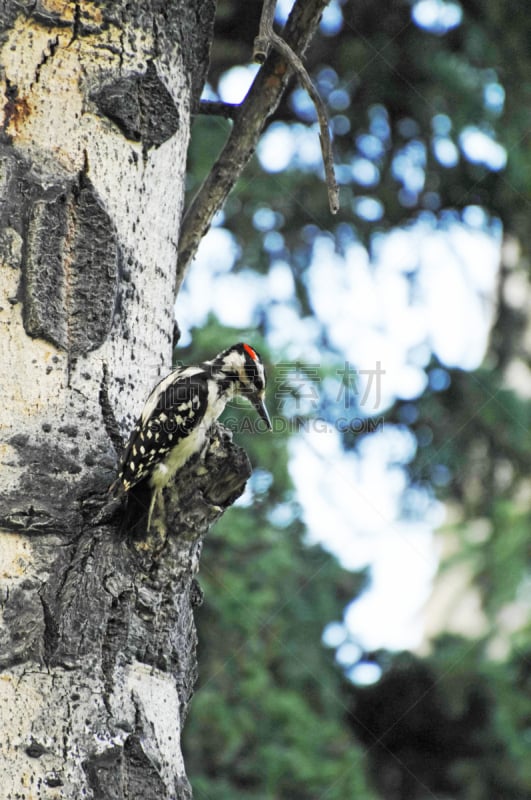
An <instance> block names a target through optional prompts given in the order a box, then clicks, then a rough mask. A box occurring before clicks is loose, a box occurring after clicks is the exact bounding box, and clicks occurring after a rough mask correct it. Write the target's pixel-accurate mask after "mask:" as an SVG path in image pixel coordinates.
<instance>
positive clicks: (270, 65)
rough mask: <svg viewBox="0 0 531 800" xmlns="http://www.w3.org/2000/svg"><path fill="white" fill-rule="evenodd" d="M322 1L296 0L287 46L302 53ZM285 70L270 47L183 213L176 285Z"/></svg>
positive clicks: (271, 106) (250, 147)
mask: <svg viewBox="0 0 531 800" xmlns="http://www.w3.org/2000/svg"><path fill="white" fill-rule="evenodd" d="M327 5H328V0H297V1H296V3H295V5H294V6H293V9H292V11H291V14H290V16H289V19H288V21H287V23H286V27H285V29H284V31H283V34H284V36H283V39H284V41H285V42H286V43H287V44H288V45H289V47H290V48H291V50H292V51H296V52H297V53H300V54H301V55H304V52H305V50H306V48H307V46H308V44H309V43H310V41H311V39H312V36H313V34H314V32H315V30H316V28H317V26H318V24H319V20H320V18H321V14H322V12H323V9H324V8H325V7H326V6H327ZM291 71H292V65H291V62H290V61H289V60H288V59H287V58H286V57H285V56H284V55H281V54H280V53H277V52H273V53H271V54H270V55H269V56H268V57H267V59H266V61H265V63H264V64H263V66H262V68H261V69H260V71H259V72H258V74H257V76H256V78H255V80H254V82H253V85H252V86H251V88H250V89H249V92H248V94H247V97H246V98H245V100H244V101H243V103H242V104H241V107H240V111H239V113H238V116H237V118H236V120H235V122H234V125H233V128H232V131H231V133H230V135H229V138H228V139H227V142H226V143H225V146H224V147H223V150H222V151H221V153H220V155H219V157H218V159H217V161H216V163H215V164H214V166H213V167H212V170H211V171H210V173H209V175H208V176H207V177H206V179H205V181H204V182H203V184H202V186H201V188H200V189H199V191H198V193H197V195H196V196H195V198H194V199H193V201H192V203H191V205H190V207H189V208H188V210H187V212H186V214H185V217H184V219H183V222H182V226H181V235H180V240H179V255H178V264H177V281H176V290H177V291H178V290H179V288H180V286H181V283H182V281H183V278H184V275H185V273H186V269H187V267H188V265H189V263H190V261H191V260H192V259H193V257H194V256H195V254H196V252H197V248H198V246H199V242H200V241H201V239H202V238H203V236H204V235H205V233H206V232H207V231H208V229H209V227H210V224H211V222H212V218H213V217H214V214H215V213H216V212H217V211H218V210H219V209H220V208H221V207H222V205H223V203H224V202H225V200H226V198H227V195H228V194H229V192H230V191H231V189H232V188H233V186H234V184H235V183H236V181H237V180H238V178H239V177H240V175H241V173H242V171H243V169H244V168H245V166H246V164H247V163H248V162H249V160H250V158H251V156H252V155H253V153H254V151H255V149H256V145H257V143H258V139H259V137H260V133H261V132H262V129H263V127H264V124H265V122H266V120H267V118H268V117H269V116H270V115H271V114H272V113H273V112H274V111H275V109H276V108H277V106H278V104H279V102H280V99H281V97H282V94H283V93H284V90H285V88H286V85H287V83H288V80H289V77H290V75H291Z"/></svg>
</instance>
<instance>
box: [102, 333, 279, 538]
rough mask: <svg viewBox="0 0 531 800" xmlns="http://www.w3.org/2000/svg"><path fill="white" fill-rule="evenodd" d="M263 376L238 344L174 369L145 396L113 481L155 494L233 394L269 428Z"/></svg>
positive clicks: (251, 353)
mask: <svg viewBox="0 0 531 800" xmlns="http://www.w3.org/2000/svg"><path fill="white" fill-rule="evenodd" d="M265 386H266V376H265V370H264V365H263V363H262V359H261V358H260V356H259V354H258V353H257V352H256V350H254V349H253V348H252V347H251V346H250V345H248V344H244V343H243V342H240V343H238V344H235V345H233V346H232V347H229V348H228V349H227V350H224V351H223V352H222V353H219V354H218V355H217V356H216V357H215V358H214V359H212V360H211V361H205V362H203V363H202V364H197V365H195V366H189V367H179V368H178V369H176V370H174V371H173V372H171V373H170V374H169V375H167V376H166V377H165V378H164V379H163V380H161V381H160V383H159V384H157V386H155V388H154V389H153V391H152V392H151V394H150V395H149V397H148V399H147V401H146V404H145V406H144V410H143V411H142V414H141V416H140V418H139V420H138V422H137V424H136V426H135V428H134V430H133V431H132V433H131V436H130V437H129V442H128V444H127V447H126V449H125V452H124V455H123V457H122V460H121V464H120V468H119V472H118V482H119V483H120V484H121V485H122V487H123V489H124V491H126V492H128V491H129V490H130V489H131V488H132V487H133V486H135V485H136V484H138V483H139V482H140V481H144V480H147V481H148V483H149V486H150V487H151V489H152V490H153V494H152V502H151V506H150V513H149V517H148V527H149V521H150V519H151V512H152V510H153V505H154V501H155V496H156V494H157V493H158V492H160V491H161V490H162V489H163V488H164V486H166V484H167V483H168V482H169V481H170V480H171V479H172V478H173V476H174V475H175V473H176V472H177V471H178V470H180V469H181V467H183V466H184V465H185V464H186V462H187V461H188V460H189V459H190V458H191V457H192V456H193V455H195V454H196V453H199V452H200V451H201V450H202V448H203V445H204V443H205V440H206V437H207V434H208V431H209V430H210V428H211V427H212V424H213V423H214V422H215V421H216V420H217V419H218V417H219V416H220V414H221V413H222V411H223V409H224V408H225V405H226V404H227V402H228V401H229V400H231V399H232V398H233V397H235V396H236V395H240V396H242V397H246V398H248V399H249V400H250V401H251V403H252V404H253V406H254V407H255V409H256V410H257V412H258V414H259V415H260V417H261V418H262V420H263V421H264V422H265V424H266V426H267V427H268V428H269V429H270V428H271V422H270V419H269V415H268V413H267V409H266V407H265V404H264V393H265Z"/></svg>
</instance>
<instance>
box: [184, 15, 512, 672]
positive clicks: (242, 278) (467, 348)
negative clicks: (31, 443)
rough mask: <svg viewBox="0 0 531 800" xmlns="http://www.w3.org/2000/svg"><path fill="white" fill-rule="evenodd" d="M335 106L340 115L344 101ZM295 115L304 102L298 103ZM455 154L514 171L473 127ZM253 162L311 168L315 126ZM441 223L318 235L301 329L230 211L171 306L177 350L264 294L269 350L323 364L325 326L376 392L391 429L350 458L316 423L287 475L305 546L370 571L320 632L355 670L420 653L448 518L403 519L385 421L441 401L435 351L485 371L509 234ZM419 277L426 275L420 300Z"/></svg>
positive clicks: (248, 70)
mask: <svg viewBox="0 0 531 800" xmlns="http://www.w3.org/2000/svg"><path fill="white" fill-rule="evenodd" d="M290 6H291V3H290V2H289V0H286V2H280V3H279V6H278V8H279V13H280V15H281V16H282V15H284V16H285V14H287V11H288V10H289V7H290ZM459 14H460V8H459V6H457V5H456V4H455V3H451V2H443V1H442V0H419V2H417V3H416V4H415V6H414V7H413V15H416V16H417V19H416V22H417V24H421V25H423V26H424V27H426V28H428V29H431V30H433V31H434V32H436V33H440V32H444V31H445V30H448V29H449V28H451V27H454V26H455V25H457V24H459V21H460V16H459ZM325 15H326V16H325V18H324V20H323V25H324V26H325V27H326V26H328V28H329V30H330V31H333V30H334V26H337V25H338V24H340V22H341V18H340V15H341V7H340V4H338V3H337V2H332V3H331V4H330V5H329V6H328V8H327V11H326V12H325ZM256 69H257V67H256V66H254V65H253V66H250V67H235V68H234V69H232V70H230V71H229V72H228V73H227V74H226V75H225V76H224V77H223V78H222V80H221V82H220V86H219V94H220V98H221V99H222V100H225V101H227V102H239V101H240V100H241V99H242V98H243V97H244V95H245V93H246V91H247V88H248V86H249V85H250V83H251V81H252V79H253V77H254V74H255V72H256ZM336 101H337V102H338V103H341V98H340V97H338V98H336ZM503 101H504V95H503V89H502V88H501V86H499V84H497V83H496V81H494V80H493V82H492V84H490V89H489V97H488V98H487V97H486V98H485V102H486V103H490V104H491V106H492V107H494V108H496V107H498V106H500V104H501V105H503ZM299 102H300V103H301V104H302V105H304V102H306V100H305V98H304V93H302V95H301V96H300V98H299ZM375 114H376V115H378V114H380V124H385V119H384V116H383V110H381V109H380V110H378V109H376V110H375ZM448 124H449V120H448V118H447V117H445V116H444V115H438V118H436V119H434V130H435V134H436V135H435V137H434V145H433V146H434V148H435V150H436V155H437V158H438V159H439V160H440V162H441V163H443V164H446V165H451V164H452V163H455V159H456V158H457V157H458V154H457V153H456V152H455V151H456V148H455V145H454V144H453V142H452V141H451V140H450V138H449V137H448V135H447V134H448ZM362 144H363V147H364V148H365V149H366V152H367V156H368V157H367V158H363V157H362V158H359V159H356V161H355V162H353V163H352V165H351V166H350V169H352V171H353V172H355V174H356V180H357V183H358V184H359V185H361V186H363V182H364V181H365V183H366V185H367V186H368V187H369V186H371V185H374V183H375V181H376V180H377V176H375V175H374V174H373V171H372V170H373V169H374V167H373V162H372V161H371V160H370V157H369V156H370V154H371V152H372V150H374V147H377V146H378V139H377V137H375V136H372V135H371V134H370V132H369V133H368V134H367V137H366V141H365V142H363V143H362ZM459 146H460V149H461V151H462V153H463V154H464V155H465V156H466V157H467V158H469V160H474V161H476V162H477V163H485V164H488V165H489V166H490V168H492V169H501V168H502V167H503V166H504V165H505V160H506V153H505V151H504V149H503V148H502V147H501V146H500V145H499V144H498V143H496V142H495V141H494V140H493V139H492V138H491V137H490V136H489V135H488V134H486V133H485V132H484V131H479V130H478V129H475V128H473V127H469V128H467V129H465V130H463V131H462V132H461V135H460V139H459ZM362 150H363V148H362ZM257 155H258V158H259V160H260V162H261V164H262V166H263V168H264V169H265V170H267V171H269V172H273V173H274V172H277V171H281V170H283V169H285V168H286V167H287V166H293V165H294V164H297V163H300V164H305V165H306V166H310V167H315V168H316V170H317V168H318V166H319V165H320V158H321V156H320V148H319V142H318V136H317V132H316V129H315V126H312V125H308V126H306V125H302V124H300V125H294V126H292V127H291V128H290V129H288V128H287V127H286V126H285V125H282V124H273V125H271V126H270V127H269V128H268V130H267V132H266V133H265V134H264V136H263V137H262V139H261V141H260V144H259V147H258V151H257ZM424 158H425V155H424V154H423V153H422V152H419V151H418V149H417V150H415V148H411V149H410V150H409V151H408V152H407V153H404V155H403V157H402V158H401V160H400V161H398V162H397V164H396V165H395V170H396V172H397V174H398V175H399V177H400V179H401V180H402V181H403V185H404V187H406V188H407V189H408V190H409V191H412V192H414V191H418V190H419V188H420V187H421V186H422V182H423V159H424ZM318 180H319V179H318V178H317V177H316V181H318ZM319 188H322V190H323V191H324V187H317V189H316V190H319ZM272 213H273V212H271V211H270V210H268V209H262V210H261V212H260V217H259V218H257V219H255V227H256V228H257V231H258V232H259V234H261V235H263V236H264V241H265V242H266V241H267V237H268V236H275V235H277V236H278V233H276V232H275V231H274V230H273V228H274V225H273V219H272ZM382 213H383V209H381V208H379V203H378V202H377V201H375V200H374V199H373V198H364V197H363V194H362V193H361V194H360V196H359V197H358V198H357V201H356V205H355V206H354V207H353V214H354V215H358V216H361V217H364V218H365V219H369V220H370V219H374V220H377V219H378V218H379V215H381V214H382ZM435 222H436V220H435V217H434V215H432V214H430V213H428V212H427V213H426V214H424V215H421V216H420V217H419V218H418V220H417V221H416V222H415V223H414V224H411V225H409V226H408V227H407V228H397V229H394V230H392V231H390V232H389V233H387V234H381V235H380V236H379V238H378V239H377V240H376V241H375V242H374V247H373V250H372V253H371V258H370V260H369V256H368V253H367V251H366V249H365V248H364V247H363V246H362V245H361V244H360V243H357V242H354V241H353V242H351V243H350V244H349V245H347V246H346V248H345V250H344V252H343V253H342V254H341V255H340V254H338V253H337V252H336V251H335V248H334V243H333V240H332V238H331V237H329V236H327V235H326V234H324V233H323V235H321V236H319V237H318V238H317V240H316V242H315V245H314V249H313V256H312V261H311V264H310V266H309V269H308V273H307V274H308V290H309V296H310V299H311V302H312V306H313V309H314V319H311V318H305V319H301V318H300V317H299V316H298V314H297V311H296V306H295V305H294V303H293V295H294V285H293V279H292V274H291V270H290V268H289V265H288V264H286V263H285V262H283V261H282V259H281V258H279V259H277V260H276V261H274V263H273V265H272V268H271V269H270V271H269V273H268V274H267V275H257V274H256V273H255V272H253V271H252V270H250V269H245V268H243V269H240V270H239V271H238V273H233V272H232V271H231V270H232V266H233V263H234V261H235V259H236V257H237V255H238V249H237V245H236V243H235V242H234V240H233V238H232V236H231V234H230V233H229V232H228V231H226V230H225V229H223V227H222V225H223V213H220V214H219V215H218V218H217V219H216V223H215V225H214V226H213V227H212V229H211V230H210V232H209V233H208V235H207V236H206V237H205V239H204V240H203V242H202V244H201V246H200V249H199V252H198V255H197V258H196V260H195V262H194V264H193V266H192V269H191V270H190V273H189V275H188V278H187V280H186V282H185V285H184V287H183V290H182V291H181V294H180V296H179V299H178V301H177V306H176V315H177V319H178V321H179V325H180V328H181V331H182V339H181V342H182V344H183V345H186V344H187V343H188V341H189V337H190V329H191V327H193V326H194V325H202V324H204V323H205V321H206V318H207V315H208V314H209V313H210V312H213V313H214V314H215V315H216V316H217V318H218V319H219V321H220V322H221V323H223V324H226V325H227V326H235V327H241V328H252V327H253V326H254V325H255V324H256V320H257V309H258V308H259V306H261V305H262V304H263V300H264V297H266V298H268V299H269V306H268V321H269V335H268V342H269V345H270V347H271V348H272V350H273V351H278V352H283V354H287V355H288V357H291V358H293V360H296V359H297V358H301V359H304V361H305V362H306V363H312V362H313V363H316V364H318V363H320V359H321V352H320V348H319V344H318V333H319V330H320V328H321V326H325V327H326V329H327V332H328V336H329V340H330V342H331V344H332V346H335V347H336V348H337V349H338V350H339V351H340V352H342V353H344V356H345V359H346V362H345V363H347V362H348V363H349V364H352V365H355V368H356V375H355V381H356V387H357V391H358V392H359V393H360V396H362V395H363V394H366V397H365V398H363V399H364V401H365V402H364V403H363V402H362V404H361V405H362V411H363V413H364V414H366V415H367V416H370V415H372V416H373V417H375V418H377V419H381V420H382V423H381V425H380V426H379V428H378V430H377V432H375V433H372V434H371V435H370V436H361V437H360V438H359V444H358V447H357V449H356V451H355V452H348V453H346V452H345V451H344V450H343V448H342V446H341V436H340V431H339V429H338V424H336V425H335V426H334V425H330V424H329V425H324V424H323V425H315V426H313V427H312V428H311V429H310V430H309V431H307V432H305V433H301V434H299V435H298V436H297V437H295V438H294V439H293V441H292V444H291V451H290V471H291V476H292V479H293V482H294V485H295V487H296V490H297V495H298V500H299V502H300V504H301V508H302V514H303V518H304V521H305V523H306V527H307V530H308V541H309V542H311V543H316V542H318V543H320V544H321V545H322V546H323V547H325V548H326V549H327V550H329V551H330V552H332V553H334V555H336V557H337V558H338V559H339V561H340V562H341V564H342V565H343V566H344V567H346V568H348V569H355V570H357V569H361V568H364V567H370V575H371V580H370V586H369V588H368V590H367V591H366V592H365V593H364V594H363V595H362V596H361V597H360V598H359V599H357V600H356V601H355V602H353V603H351V604H350V606H348V607H347V609H346V611H345V615H344V618H343V619H342V620H336V621H331V623H330V625H329V626H328V628H327V629H326V630H325V632H324V636H323V640H324V642H325V644H327V645H328V646H331V647H335V648H337V659H338V661H339V662H340V663H342V664H344V665H345V666H347V665H351V664H352V663H353V662H355V661H356V659H357V658H358V657H359V656H360V654H361V653H362V652H363V651H364V650H365V651H371V650H375V649H378V648H387V649H391V650H400V649H405V648H412V649H414V648H416V647H418V646H420V644H421V642H422V637H423V616H422V612H423V607H424V604H425V603H426V601H427V599H428V596H429V593H430V588H431V585H432V580H433V577H434V575H435V573H436V570H437V564H438V556H437V550H436V543H435V537H434V535H433V532H434V530H436V528H437V527H438V526H440V525H441V524H443V522H444V507H443V506H442V505H441V504H440V503H438V502H437V501H436V500H435V499H434V498H433V496H432V495H431V494H429V493H428V491H426V492H425V493H422V492H421V491H418V492H417V496H416V497H415V498H414V507H415V508H416V511H417V514H416V518H409V519H407V520H405V519H404V517H403V511H402V508H403V503H402V501H403V497H404V492H406V491H410V489H409V488H408V486H407V481H406V475H405V470H404V466H405V465H406V464H407V463H408V462H409V461H410V460H411V459H412V458H413V457H414V455H415V448H416V446H417V444H416V442H415V440H414V437H413V436H412V435H411V434H410V433H409V431H408V430H407V429H406V428H403V429H401V428H399V427H398V426H396V425H389V424H386V422H385V412H386V410H387V409H389V407H390V406H391V404H392V403H393V402H394V401H395V399H396V398H400V399H401V400H405V401H407V400H414V399H415V398H417V397H418V396H419V395H420V394H421V393H422V392H423V391H424V389H425V388H426V386H427V383H428V381H429V380H430V381H432V388H436V389H437V388H439V389H444V388H446V385H447V383H445V381H446V380H447V374H446V373H445V372H444V369H439V370H437V373H438V374H435V373H433V374H427V371H426V367H427V365H428V363H429V361H430V358H431V356H432V354H434V355H436V357H437V358H438V359H439V361H440V362H441V364H442V365H443V367H444V366H447V367H459V368H462V369H466V370H473V369H475V368H477V367H478V366H479V365H480V364H481V362H482V359H483V356H484V354H485V349H486V346H487V341H488V335H489V330H490V326H491V324H492V317H493V312H494V298H495V294H496V286H497V279H498V264H499V251H500V242H501V231H500V230H499V229H498V228H497V227H496V224H492V223H491V222H489V221H488V220H487V218H486V216H485V213H484V212H483V210H482V209H481V208H479V207H476V206H470V207H468V208H467V209H466V211H465V213H464V214H462V215H461V217H460V218H459V219H458V218H457V216H452V214H451V213H448V214H447V218H446V219H445V220H443V224H441V220H440V218H439V219H438V220H437V223H438V224H437V225H435ZM412 273H415V274H416V276H417V279H416V281H415V289H414V291H412V285H411V281H410V276H411V274H412ZM213 279H214V280H215V284H214V285H215V291H212V288H211V287H212V280H213ZM376 369H378V370H380V371H381V373H382V374H381V376H380V379H379V380H378V381H377V382H376V381H375V380H374V379H373V381H372V384H371V385H369V384H368V381H370V380H371V379H370V375H371V373H372V374H373V378H374V371H375V370H376ZM362 371H364V372H365V373H366V374H365V375H361V374H360V373H361V372H362ZM376 383H378V386H377V387H376ZM358 399H360V398H359V397H358ZM363 406H365V407H363ZM247 501H248V498H247V499H246V498H245V497H244V498H243V500H242V502H247ZM375 670H376V667H374V665H370V664H367V663H365V664H363V663H362V664H358V665H357V666H356V667H354V668H353V669H352V672H351V677H352V679H353V680H356V681H357V682H360V683H364V682H366V683H369V682H371V681H373V680H375V679H377V677H378V674H377V672H375Z"/></svg>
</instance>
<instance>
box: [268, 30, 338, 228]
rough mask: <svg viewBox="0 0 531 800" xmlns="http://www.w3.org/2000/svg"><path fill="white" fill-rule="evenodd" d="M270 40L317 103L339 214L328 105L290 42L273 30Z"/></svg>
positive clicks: (333, 204) (331, 200) (332, 202)
mask: <svg viewBox="0 0 531 800" xmlns="http://www.w3.org/2000/svg"><path fill="white" fill-rule="evenodd" d="M270 41H271V43H272V45H273V47H274V48H275V49H276V50H278V51H279V53H282V55H283V56H284V58H285V59H286V60H287V61H289V63H290V64H291V66H292V68H293V69H294V70H295V71H296V73H297V75H298V76H299V80H300V82H301V83H302V85H303V86H304V88H305V89H306V91H307V92H308V94H309V95H310V97H311V98H312V100H313V103H314V105H315V110H316V111H317V118H318V120H319V127H320V129H321V134H320V137H319V139H320V142H321V153H322V154H323V163H324V168H325V175H326V186H327V189H328V205H329V206H330V211H331V212H332V214H337V212H338V211H339V187H338V185H337V181H336V176H335V172H334V155H333V153H332V141H331V139H330V130H329V127H328V114H327V113H326V107H325V104H324V103H323V99H322V97H321V95H320V94H319V92H318V91H317V89H316V88H315V86H314V84H313V83H312V80H311V78H310V76H309V75H308V73H307V71H306V67H305V66H304V64H303V63H302V61H301V60H300V58H299V57H298V55H297V54H296V53H294V52H293V50H292V49H291V47H290V46H289V44H286V42H285V41H284V39H282V37H281V36H278V35H277V34H276V33H275V32H274V31H273V30H272V31H271V32H270Z"/></svg>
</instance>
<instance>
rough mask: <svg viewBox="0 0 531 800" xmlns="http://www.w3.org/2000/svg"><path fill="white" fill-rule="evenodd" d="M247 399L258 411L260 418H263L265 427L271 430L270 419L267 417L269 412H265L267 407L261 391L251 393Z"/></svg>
mask: <svg viewBox="0 0 531 800" xmlns="http://www.w3.org/2000/svg"><path fill="white" fill-rule="evenodd" d="M249 399H250V401H251V403H252V404H253V406H254V407H255V408H256V410H257V411H258V414H259V415H260V418H261V419H263V420H264V422H265V424H266V425H267V429H268V430H271V429H272V428H273V426H272V425H271V420H270V419H269V414H268V413H267V408H266V407H265V403H264V395H263V393H261V394H254V395H251V397H250V398H249Z"/></svg>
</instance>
